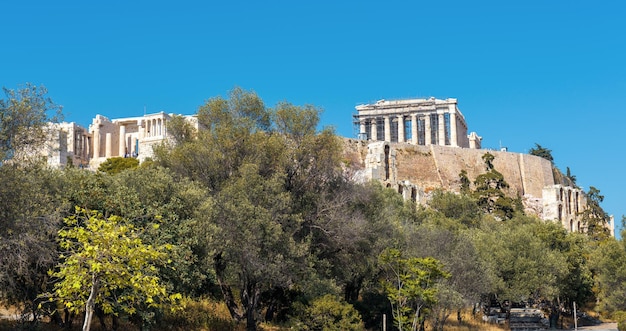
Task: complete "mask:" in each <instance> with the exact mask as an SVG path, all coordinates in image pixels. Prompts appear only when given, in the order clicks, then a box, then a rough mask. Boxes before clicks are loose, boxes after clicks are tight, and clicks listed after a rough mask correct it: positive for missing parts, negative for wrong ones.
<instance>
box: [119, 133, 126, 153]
mask: <svg viewBox="0 0 626 331" xmlns="http://www.w3.org/2000/svg"><path fill="white" fill-rule="evenodd" d="M119 140H120V145H119V152H118V153H119V154H117V156H126V126H125V125H120V136H119Z"/></svg>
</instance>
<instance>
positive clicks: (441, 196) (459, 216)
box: [428, 190, 482, 227]
mask: <svg viewBox="0 0 626 331" xmlns="http://www.w3.org/2000/svg"><path fill="white" fill-rule="evenodd" d="M428 206H430V207H431V208H433V209H435V210H436V211H438V212H441V213H443V215H444V216H445V217H447V218H450V219H453V220H455V221H457V222H460V223H461V224H463V225H464V226H466V227H473V226H477V225H478V224H479V223H480V219H481V217H482V213H481V209H480V207H479V206H478V204H477V203H476V200H474V199H473V198H471V197H470V196H469V195H466V194H460V195H459V194H455V193H452V192H445V191H440V190H437V191H435V192H434V193H433V195H432V198H431V199H430V200H429V201H428Z"/></svg>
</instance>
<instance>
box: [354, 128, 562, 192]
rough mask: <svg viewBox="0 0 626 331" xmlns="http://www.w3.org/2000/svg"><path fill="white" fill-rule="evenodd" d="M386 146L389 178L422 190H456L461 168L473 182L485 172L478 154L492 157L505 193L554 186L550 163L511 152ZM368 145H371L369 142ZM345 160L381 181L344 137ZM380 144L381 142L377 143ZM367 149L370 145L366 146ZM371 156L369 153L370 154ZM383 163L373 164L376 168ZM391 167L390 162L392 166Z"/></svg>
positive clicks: (360, 146) (379, 154)
mask: <svg viewBox="0 0 626 331" xmlns="http://www.w3.org/2000/svg"><path fill="white" fill-rule="evenodd" d="M374 144H377V145H378V144H386V145H388V146H389V148H390V150H391V152H390V155H393V156H395V159H393V162H394V163H395V168H396V169H395V173H394V172H392V173H393V174H394V175H395V176H394V177H391V178H389V180H390V181H394V182H395V181H405V180H408V181H410V182H411V183H414V184H419V185H420V186H421V187H422V188H423V189H424V190H425V191H426V192H428V191H432V190H433V189H437V188H443V189H445V190H450V191H455V192H458V191H459V189H460V181H459V174H460V173H461V171H462V170H465V171H466V172H467V174H468V177H469V179H470V180H471V181H472V182H473V181H474V180H475V179H476V177H477V176H478V175H480V174H482V173H484V172H485V171H486V168H485V162H484V161H483V159H482V157H483V155H484V154H485V153H491V154H492V155H494V156H495V159H494V161H493V164H494V167H495V168H496V170H498V171H499V172H500V173H502V175H503V176H504V179H505V180H506V181H507V182H508V183H509V185H510V187H509V190H508V192H507V193H508V194H511V195H515V196H520V197H522V196H525V195H530V196H533V197H539V198H540V197H541V196H542V193H543V192H542V190H543V188H544V187H545V186H549V185H554V184H556V183H555V180H554V175H553V172H552V164H551V163H550V161H548V160H545V159H543V158H540V157H537V156H533V155H527V154H520V153H511V152H501V151H490V150H476V149H469V148H458V147H447V146H437V145H430V146H419V145H411V144H406V143H391V144H389V143H383V142H377V143H374ZM370 145H371V144H370ZM345 146H346V148H345V151H346V153H345V154H344V155H346V159H350V160H351V161H352V162H356V161H357V160H358V162H359V163H360V164H353V167H354V168H360V169H362V170H363V171H365V172H366V174H365V178H367V179H370V180H371V179H376V180H383V181H384V180H385V178H383V176H382V173H383V172H381V171H371V169H369V168H371V167H370V166H369V165H368V164H366V161H367V160H369V159H368V156H367V154H364V153H366V146H367V144H364V143H363V142H361V141H358V140H346V142H345ZM381 146H382V145H381ZM377 148H378V149H380V151H379V150H376V151H370V152H373V153H374V154H375V156H376V159H377V160H378V161H379V162H382V160H383V158H384V154H383V153H384V151H383V147H377ZM370 149H371V147H370ZM370 158H371V156H370ZM381 167H383V165H377V166H376V168H377V169H380V168H381ZM392 167H393V165H392Z"/></svg>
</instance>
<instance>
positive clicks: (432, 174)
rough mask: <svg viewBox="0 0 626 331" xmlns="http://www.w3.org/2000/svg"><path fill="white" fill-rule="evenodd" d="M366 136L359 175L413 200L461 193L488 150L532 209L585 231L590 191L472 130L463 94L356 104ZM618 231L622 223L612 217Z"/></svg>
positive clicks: (351, 144) (360, 144)
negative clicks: (485, 144)
mask: <svg viewBox="0 0 626 331" xmlns="http://www.w3.org/2000/svg"><path fill="white" fill-rule="evenodd" d="M356 110H357V114H355V115H354V123H355V125H357V126H358V127H359V134H358V139H346V140H345V142H344V144H345V147H344V153H345V154H344V155H345V159H346V163H347V164H348V165H349V168H350V169H351V171H352V172H353V178H354V179H355V180H357V181H368V180H378V181H380V182H382V183H383V185H385V186H386V187H389V188H393V189H394V190H396V191H397V192H398V193H399V194H402V195H403V197H404V198H405V199H410V200H413V201H415V202H417V203H422V202H423V201H424V200H425V199H427V198H428V196H429V193H430V192H432V191H433V190H435V189H443V190H447V191H452V192H459V191H460V188H461V181H460V177H459V174H460V173H461V171H463V170H465V171H466V172H467V176H468V178H469V179H470V181H472V182H473V181H474V180H475V179H476V177H477V176H478V175H480V174H482V173H484V172H485V162H484V160H483V155H485V153H487V152H488V153H490V154H492V155H494V156H495V159H494V161H493V165H494V167H495V169H497V170H498V171H499V172H500V173H502V175H503V176H504V179H505V180H506V181H507V183H508V184H509V188H508V189H507V191H506V192H505V193H506V194H508V195H509V196H515V197H521V198H522V202H523V204H524V207H525V210H526V212H527V213H528V214H533V215H536V216H538V217H540V218H541V219H544V220H558V221H560V222H561V224H562V225H563V227H564V228H566V229H568V230H569V231H585V230H586V229H585V225H584V224H582V222H581V215H580V212H581V211H583V210H584V209H585V208H586V206H587V199H586V196H585V193H584V192H583V191H582V190H581V189H580V188H578V187H575V186H574V185H573V184H572V183H571V182H570V181H569V180H568V179H567V178H566V177H565V176H563V175H562V174H561V173H560V171H559V170H558V169H556V168H555V167H554V166H553V165H552V162H551V161H549V160H546V159H544V158H541V157H538V156H533V155H528V154H521V153H512V152H508V151H491V150H489V151H486V150H482V149H480V148H481V140H482V138H481V137H480V136H478V134H476V133H475V132H471V133H470V134H468V132H467V124H466V122H465V117H464V116H463V114H462V113H461V111H460V110H459V108H458V107H457V100H456V99H446V100H439V99H435V98H429V99H407V100H392V101H387V100H380V101H377V102H376V103H374V104H368V105H360V106H357V107H356ZM607 227H609V228H610V230H611V234H612V235H613V234H614V223H613V220H612V218H611V224H607Z"/></svg>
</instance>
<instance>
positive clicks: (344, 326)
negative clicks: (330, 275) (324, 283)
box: [294, 294, 364, 331]
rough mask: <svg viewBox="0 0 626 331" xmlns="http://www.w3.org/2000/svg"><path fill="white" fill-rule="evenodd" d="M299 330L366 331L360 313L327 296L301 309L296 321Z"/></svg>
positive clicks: (349, 305)
mask: <svg viewBox="0 0 626 331" xmlns="http://www.w3.org/2000/svg"><path fill="white" fill-rule="evenodd" d="M294 324H295V325H294V326H295V327H297V328H298V330H310V331H361V330H364V326H363V321H361V316H360V315H359V312H358V311H356V309H354V307H352V305H351V304H349V303H346V302H344V301H342V300H340V299H338V298H337V297H335V296H334V295H331V294H327V295H325V296H322V297H319V298H317V299H315V300H314V301H313V302H312V303H311V305H310V306H308V307H305V308H304V309H301V312H300V314H298V317H297V318H296V320H295V323H294Z"/></svg>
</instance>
